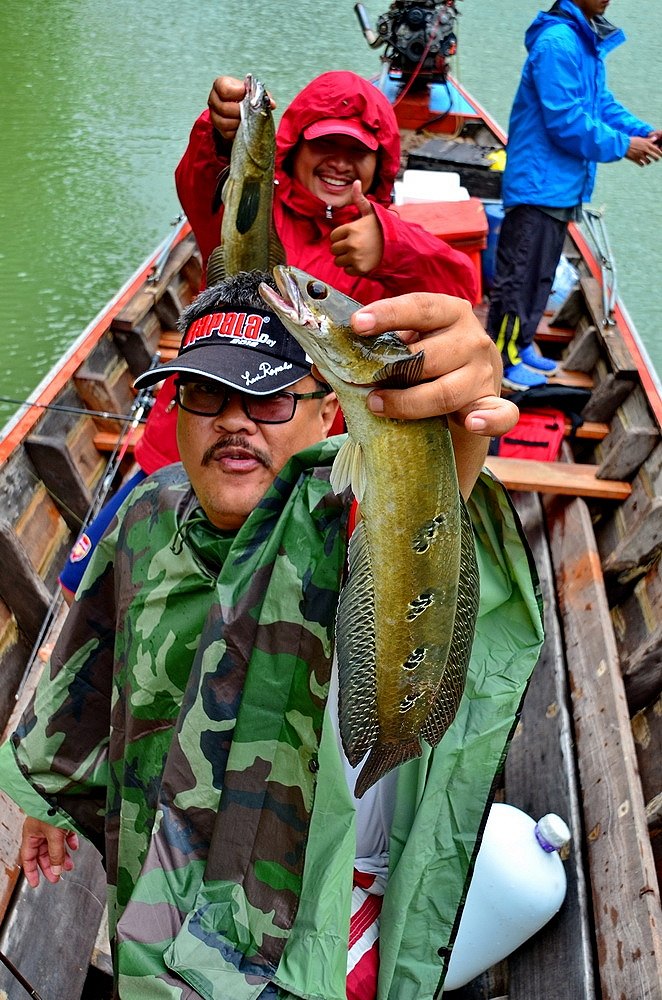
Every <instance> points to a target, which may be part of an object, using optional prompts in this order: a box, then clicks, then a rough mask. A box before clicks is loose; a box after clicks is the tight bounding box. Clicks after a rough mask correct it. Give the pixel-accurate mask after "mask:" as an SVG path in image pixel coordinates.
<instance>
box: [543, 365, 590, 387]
mask: <svg viewBox="0 0 662 1000" xmlns="http://www.w3.org/2000/svg"><path fill="white" fill-rule="evenodd" d="M547 382H548V384H549V385H568V386H573V387H574V388H576V389H591V390H592V389H593V379H592V377H591V376H590V375H587V374H586V372H580V371H570V370H569V369H566V368H557V369H556V371H555V372H553V373H552V374H551V375H549V376H548V378H547Z"/></svg>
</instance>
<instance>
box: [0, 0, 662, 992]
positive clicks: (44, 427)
mask: <svg viewBox="0 0 662 1000" xmlns="http://www.w3.org/2000/svg"><path fill="white" fill-rule="evenodd" d="M396 6H397V5H393V7H396ZM443 6H445V7H449V5H448V4H444V5H443ZM364 28H367V26H366V24H365V22H364ZM405 78H406V75H405ZM402 83H403V80H402V79H401V80H400V84H402ZM444 87H446V84H445V83H444ZM401 93H402V89H401ZM447 93H448V94H449V95H452V98H453V104H452V105H449V110H448V111H447V113H446V114H444V115H442V116H439V115H438V114H434V113H433V110H434V109H433V108H432V107H431V103H430V102H431V97H430V92H429V90H428V88H427V87H423V88H416V87H414V88H411V89H409V90H408V92H407V93H405V95H404V97H402V98H401V100H400V101H399V103H398V104H397V106H396V112H397V114H398V117H399V120H400V124H401V129H402V136H403V148H404V150H405V155H404V157H403V166H406V165H407V162H408V158H409V157H411V156H412V151H413V152H414V153H415V151H416V150H417V149H419V147H420V146H421V144H422V143H424V142H426V141H428V140H429V137H430V133H431V134H432V135H433V137H436V138H443V139H446V140H448V141H449V142H452V143H455V144H458V143H465V144H467V146H472V147H473V148H474V150H476V149H482V150H483V151H489V150H499V149H501V148H502V147H503V144H504V141H505V137H504V135H503V133H502V132H501V131H500V129H499V128H498V126H497V125H496V124H495V123H494V122H493V121H491V119H490V118H489V116H488V114H487V113H486V112H485V111H484V109H483V108H482V107H481V106H480V105H479V104H478V103H477V102H476V101H475V100H474V99H473V98H472V97H471V96H470V95H469V94H467V93H466V92H465V91H463V90H462V88H461V87H459V85H456V84H454V83H452V84H451V83H449V89H448V90H447ZM431 118H434V119H436V120H435V121H433V122H430V119H431ZM422 124H427V125H428V129H427V130H426V134H425V135H420V134H419V133H418V132H417V129H418V128H419V127H420V125H422ZM414 160H415V156H414ZM442 169H446V167H443V168H442ZM460 173H461V175H462V168H460ZM462 179H463V180H464V181H466V183H467V186H468V188H469V191H470V194H471V192H472V189H473V190H474V197H473V199H472V201H471V202H470V204H471V205H473V207H474V208H475V210H476V219H478V220H481V221H479V222H476V224H475V225H474V226H473V228H472V229H471V232H469V233H467V232H464V233H459V234H458V233H455V234H452V233H451V234H449V233H448V232H446V233H445V235H446V236H447V237H448V238H450V240H451V241H453V240H455V242H456V244H458V245H460V246H462V245H464V247H465V249H466V250H468V252H469V253H470V255H472V256H474V257H475V259H476V260H477V262H478V263H480V257H481V255H482V254H483V253H484V252H485V242H486V236H487V226H486V224H485V223H484V218H483V216H482V215H481V213H482V212H483V201H484V200H485V199H484V198H482V197H481V196H480V192H477V190H476V188H475V186H474V187H473V188H472V185H474V184H475V177H473V178H472V176H471V175H470V171H468V170H467V171H465V176H464V177H463V178H462ZM483 181H484V178H483ZM489 183H490V184H492V183H494V177H492V178H490V179H489ZM488 200H489V199H488ZM476 203H477V204H476ZM404 208H405V209H406V210H407V211H413V210H412V209H411V208H409V209H407V206H404ZM447 212H448V213H449V214H451V212H452V210H451V208H450V207H449V206H447ZM405 214H406V211H405ZM414 214H415V212H414ZM426 214H427V215H428V216H429V219H430V220H434V219H435V218H438V215H439V213H438V210H436V209H435V210H434V211H432V210H431V211H429V212H427V213H426ZM429 224H430V225H431V226H433V225H436V223H435V222H434V221H430V222H429ZM565 254H566V256H567V258H568V259H569V260H570V261H572V263H573V264H574V265H575V266H576V267H577V269H578V271H579V282H578V284H577V285H576V287H574V288H573V290H572V291H571V293H570V295H569V296H568V298H567V300H566V301H565V302H564V303H563V304H562V306H561V308H560V309H559V310H557V312H556V314H555V315H548V316H545V318H544V319H543V321H542V323H541V326H540V329H539V331H538V340H539V342H541V343H543V344H544V346H545V351H546V353H547V354H549V355H551V356H555V357H557V358H558V359H559V361H560V362H561V365H562V368H561V371H560V373H559V374H558V375H557V376H556V377H555V378H556V381H557V382H558V383H560V384H566V385H575V386H577V385H579V386H585V387H587V388H589V389H590V390H591V398H590V401H589V403H588V405H587V407H586V408H585V410H584V413H583V416H584V423H583V425H582V427H581V428H580V429H579V431H578V432H577V434H576V435H575V436H572V437H570V436H568V438H567V440H566V442H565V443H564V445H563V448H562V452H561V455H560V460H559V461H556V462H537V461H526V460H511V459H500V458H498V457H497V458H491V459H490V460H489V464H490V466H491V468H492V469H493V471H494V472H495V473H496V474H497V475H499V476H500V477H501V478H502V479H503V481H504V482H505V483H506V485H507V486H508V487H509V488H510V489H511V490H512V491H513V496H514V499H515V502H516V505H517V507H518V509H519V512H520V515H521V517H522V519H523V522H524V525H525V528H526V531H527V534H528V536H529V539H530V542H531V545H532V547H533V550H534V554H535V558H536V561H537V565H538V569H539V573H540V576H541V581H542V588H543V593H544V599H545V618H546V627H547V640H546V643H545V647H544V650H543V654H542V656H541V659H540V662H539V664H538V666H537V668H536V670H535V672H534V676H533V679H532V682H531V685H530V688H529V691H528V694H527V697H526V700H525V704H524V708H523V712H522V716H521V719H520V721H519V725H518V727H517V730H516V733H515V736H514V739H513V742H512V746H511V749H510V752H509V755H508V758H507V760H506V763H505V766H504V770H503V776H502V783H501V787H500V788H499V790H498V792H497V795H498V797H499V798H502V799H504V800H505V801H507V802H509V803H511V804H513V805H516V806H519V807H520V808H522V809H524V810H525V811H526V812H528V813H529V814H531V815H533V816H535V817H538V816H540V815H542V814H543V813H546V812H550V811H554V812H557V813H559V814H560V815H561V816H563V817H564V818H565V819H566V820H567V822H568V824H569V825H570V827H571V830H572V834H573V841H572V845H571V848H570V850H569V852H568V855H567V857H566V859H565V861H566V871H567V875H568V894H567V898H566V901H565V903H564V905H563V907H562V909H561V911H560V913H559V914H558V915H557V916H556V917H555V918H554V919H553V920H552V921H551V922H550V923H549V924H548V925H547V926H546V927H545V928H544V929H543V930H542V931H541V932H540V933H538V934H537V935H536V936H535V937H534V938H532V939H531V940H530V941H529V942H527V943H526V944H525V945H524V946H523V947H522V948H520V949H519V950H518V951H517V952H515V953H514V954H513V955H511V956H510V957H509V958H508V960H507V961H505V962H503V963H501V964H500V965H499V966H497V967H494V968H492V969H490V970H488V972H486V973H485V974H484V975H483V976H481V977H480V978H479V979H477V980H475V981H474V982H473V983H472V984H470V985H469V986H466V987H464V988H463V989H461V990H457V991H455V992H448V993H446V994H445V996H448V997H449V998H457V1000H478V998H481V1000H497V998H498V1000H505V998H508V1000H550V998H552V997H554V998H562V1000H566V998H567V1000H599V998H600V1000H660V998H662V938H661V934H662V930H661V929H662V910H661V908H660V892H659V885H660V881H659V880H660V873H661V872H662V763H661V761H662V752H661V751H662V696H661V686H662V672H661V670H660V665H661V663H662V615H661V613H660V609H661V607H662V565H661V563H660V551H661V549H662V443H661V441H660V426H661V423H662V390H661V387H660V383H659V381H658V379H657V376H656V375H655V372H654V371H653V369H652V366H651V364H650V362H649V361H648V358H647V355H646V352H645V350H644V348H643V346H642V345H641V342H640V340H639V338H638V335H637V333H636V330H635V329H634V326H633V324H632V322H631V320H630V318H629V316H628V314H627V312H626V310H625V307H624V306H623V304H622V303H621V302H620V301H619V300H618V299H616V301H615V302H614V303H613V310H612V309H611V308H610V294H609V292H610V289H609V283H608V281H607V278H608V274H606V273H605V272H606V270H607V271H608V269H605V266H604V264H605V262H604V260H602V261H601V260H600V255H599V252H598V251H596V249H595V248H594V247H593V246H592V244H591V242H590V241H589V240H588V239H587V238H586V236H585V235H584V233H583V232H582V231H581V230H580V229H579V228H578V227H576V226H571V228H570V230H569V234H568V238H567V244H566V247H565ZM601 265H602V266H601ZM201 273H202V272H201V261H200V254H199V252H198V249H197V247H196V244H195V240H194V237H193V235H192V233H191V231H190V228H189V226H188V224H187V223H186V221H183V222H182V223H181V225H180V226H179V227H178V229H177V231H176V232H175V234H174V236H173V237H171V238H170V239H169V240H168V241H166V242H165V243H164V244H162V246H161V247H160V248H158V249H157V251H156V252H155V254H154V255H153V256H152V257H150V258H149V259H148V260H147V261H146V262H145V263H143V264H142V265H141V267H140V268H138V270H137V271H136V273H135V275H134V276H133V277H132V278H131V279H130V280H129V281H128V282H127V284H126V285H125V286H124V288H123V289H122V290H121V291H120V292H119V293H118V295H117V296H116V297H115V298H114V299H113V300H112V302H110V303H109V304H108V306H107V307H106V308H105V309H104V310H103V311H102V312H101V313H100V314H99V315H98V316H97V317H96V319H94V320H93V321H92V322H91V323H90V325H89V326H88V327H87V328H86V330H85V331H83V333H82V334H81V335H80V337H79V338H78V340H77V341H76V342H75V343H74V344H73V346H72V347H71V348H70V349H69V350H68V351H67V353H66V354H65V355H64V357H63V358H62V359H61V360H60V361H59V362H58V363H57V364H56V365H55V366H54V368H53V369H52V371H51V372H50V373H49V375H48V376H47V377H46V378H45V379H44V381H43V382H42V383H41V385H40V386H39V387H38V388H37V389H36V390H35V392H34V393H33V395H32V396H31V398H30V400H29V401H28V402H27V403H26V404H25V405H23V406H22V407H21V408H20V410H19V411H18V413H17V414H16V416H15V417H14V418H13V419H12V420H11V421H10V422H9V423H8V424H7V425H6V427H5V428H4V430H3V431H2V433H1V435H0V495H1V496H2V510H3V513H2V517H1V519H0V554H1V562H2V573H0V671H1V672H2V685H1V688H0V730H4V733H5V736H7V735H8V734H9V733H10V732H11V731H12V729H13V727H14V724H15V721H16V718H17V716H18V714H19V713H20V710H21V708H22V705H23V704H24V703H25V701H26V700H27V698H28V697H29V695H30V692H31V690H32V689H33V688H34V685H35V683H36V679H37V677H38V674H39V671H40V667H41V666H42V664H43V659H44V657H45V655H46V653H45V651H47V649H48V646H49V643H50V642H51V641H52V639H53V635H54V634H55V633H56V632H57V630H58V627H59V624H60V622H61V620H62V617H63V610H62V608H61V606H60V602H59V599H58V594H57V584H56V578H57V574H58V571H59V569H60V567H61V565H62V563H63V560H64V559H65V556H66V554H67V552H68V549H69V548H70V546H71V544H72V541H73V540H74V538H75V537H76V535H77V533H78V531H79V528H80V523H81V521H83V520H85V518H86V516H87V514H88V512H89V510H90V508H91V507H92V506H93V501H94V495H95V491H97V490H98V488H99V486H100V485H101V484H107V481H108V480H109V478H110V479H112V485H113V486H116V485H117V483H118V482H119V481H120V479H121V477H122V475H124V474H125V473H127V472H128V470H129V468H130V465H131V461H132V460H131V449H132V445H133V443H134V442H135V438H136V435H137V434H138V433H140V428H139V426H138V414H137V413H136V397H135V394H134V392H133V390H132V382H133V379H134V377H135V376H136V375H138V374H139V373H140V372H141V371H143V370H144V369H145V368H146V367H147V366H148V365H149V364H150V363H151V362H152V358H153V356H154V354H155V353H156V352H157V351H160V352H161V356H162V357H168V356H170V355H171V354H172V353H174V352H175V351H176V349H177V334H176V333H175V322H176V319H177V316H178V315H179V313H180V311H181V309H182V307H183V306H184V305H186V304H187V303H188V302H190V301H191V299H192V298H193V297H194V296H195V294H196V292H197V290H198V288H199V284H200V279H201ZM476 310H477V313H478V314H479V315H482V314H484V304H482V303H477V305H476ZM118 417H122V418H127V419H117V418H118ZM568 432H569V428H568ZM109 458H111V462H110V473H109V471H108V468H109V466H108V462H109ZM44 621H46V622H47V623H48V624H47V627H46V628H44ZM17 696H18V697H17ZM0 809H1V816H2V819H1V821H0V857H1V859H2V862H3V863H2V865H1V866H0V921H1V924H0V949H1V950H2V952H3V953H4V954H5V955H7V956H8V957H9V958H10V959H11V962H12V963H13V965H14V966H15V967H16V968H17V969H18V970H20V973H21V974H22V975H23V976H24V977H25V978H26V979H27V980H28V981H29V983H31V984H32V986H33V987H34V989H36V990H37V991H38V994H40V995H42V996H43V997H44V998H49V997H52V998H61V997H65V996H66V997H67V998H71V1000H74V998H77V997H80V996H84V997H95V998H98V997H102V996H106V995H108V992H107V991H108V981H109V980H108V973H109V971H110V960H109V956H108V955H107V953H106V950H105V948H104V945H103V940H104V939H103V934H99V933H98V931H99V926H100V924H101V925H102V923H103V912H104V904H103V900H104V880H103V873H102V871H101V869H100V865H99V861H98V858H97V857H96V855H95V853H94V851H93V849H91V848H89V849H88V848H85V847H84V848H82V849H81V851H80V852H79V856H78V858H77V865H76V870H75V872H74V873H73V874H72V875H71V876H68V877H67V878H66V879H65V880H63V882H62V884H60V885H59V886H58V887H57V889H56V890H54V889H53V887H51V886H49V885H43V884H42V885H41V886H40V888H39V889H38V890H36V891H34V892H33V891H31V890H29V888H28V887H27V886H26V884H25V883H24V882H23V880H22V877H21V874H20V870H19V868H18V864H17V848H18V836H19V831H20V826H21V823H22V818H21V816H20V815H19V812H18V810H17V809H16V807H15V806H13V804H12V803H10V802H9V801H8V800H6V799H2V800H1V806H0ZM2 990H5V991H6V994H1V991H2ZM0 994H1V995H9V996H11V997H12V998H14V997H17V998H18V997H20V996H22V995H23V992H22V991H21V987H19V986H18V985H17V980H16V978H15V975H14V974H13V973H12V972H11V971H9V969H7V968H5V967H4V966H3V965H0ZM26 995H27V994H26ZM33 995H37V994H36V993H35V994H33Z"/></svg>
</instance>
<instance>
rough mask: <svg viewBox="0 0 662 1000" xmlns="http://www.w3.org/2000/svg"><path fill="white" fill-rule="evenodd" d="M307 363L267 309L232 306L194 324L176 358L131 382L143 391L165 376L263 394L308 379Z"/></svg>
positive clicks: (304, 355) (201, 317) (306, 359)
mask: <svg viewBox="0 0 662 1000" xmlns="http://www.w3.org/2000/svg"><path fill="white" fill-rule="evenodd" d="M311 365H312V361H311V359H310V358H309V357H308V355H307V354H306V352H305V351H304V350H303V349H302V348H301V347H300V346H299V344H298V343H297V342H296V340H295V339H294V337H293V336H292V335H291V333H290V332H289V331H288V330H287V329H286V328H285V327H284V326H283V324H282V323H281V322H280V320H279V318H278V316H276V315H275V314H274V313H272V312H269V311H267V310H266V309H255V308H253V307H252V306H247V307H246V308H245V309H242V307H241V306H235V307H233V308H232V309H224V310H222V311H221V310H219V311H218V312H213V313H207V314H206V315H205V316H200V317H199V318H198V319H195V320H193V322H192V323H191V324H190V326H189V327H188V328H187V330H186V332H185V334H184V337H183V340H182V345H181V347H180V349H179V353H178V355H177V357H176V358H173V360H172V361H167V362H165V364H162V365H160V366H159V367H158V368H151V369H150V370H149V371H147V372H143V374H142V375H139V376H138V378H137V379H136V381H135V383H134V384H135V387H136V388H137V389H144V388H145V387H146V386H150V385H155V384H156V383H157V382H161V381H162V380H163V379H165V378H167V377H168V376H169V375H198V376H200V377H201V378H205V379H210V380H211V381H213V382H222V383H223V385H229V386H231V388H233V389H238V390H239V391H240V392H248V393H251V394H252V395H254V396H266V395H268V394H269V393H272V392H278V391H279V389H285V388H287V386H288V385H293V384H294V383H295V382H298V381H299V379H302V378H305V376H306V375H310V368H311Z"/></svg>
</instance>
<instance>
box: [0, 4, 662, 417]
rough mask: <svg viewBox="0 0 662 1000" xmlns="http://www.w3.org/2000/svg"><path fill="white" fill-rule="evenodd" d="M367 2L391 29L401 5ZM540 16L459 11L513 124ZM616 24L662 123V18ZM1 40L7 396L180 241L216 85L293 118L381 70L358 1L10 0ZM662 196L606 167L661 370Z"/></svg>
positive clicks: (654, 172)
mask: <svg viewBox="0 0 662 1000" xmlns="http://www.w3.org/2000/svg"><path fill="white" fill-rule="evenodd" d="M366 6H367V8H368V11H369V13H370V14H371V16H372V18H373V21H376V18H377V16H378V14H379V13H381V12H382V11H383V10H385V9H386V8H387V6H388V2H386V0H385V2H383V3H379V2H377V0H369V2H368V3H367V4H366ZM538 8H539V4H538V3H537V2H533V0H463V3H462V12H463V16H462V19H461V22H460V30H459V38H460V55H459V58H458V63H457V65H456V73H457V75H458V76H459V78H460V80H461V82H463V83H464V84H465V85H466V86H467V87H468V88H469V89H470V90H471V91H472V92H473V93H474V94H475V96H476V97H477V98H478V99H479V100H480V101H481V102H482V103H483V104H484V105H485V106H486V107H487V108H489V109H490V110H491V111H492V112H493V114H494V115H495V117H496V118H497V120H498V121H500V122H501V123H502V124H504V125H505V124H506V123H507V119H508V111H509V107H510V103H511V100H512V96H513V94H514V90H515V87H516V85H517V80H518V77H519V71H520V68H521V65H522V62H523V59H524V47H523V42H522V39H523V33H524V29H525V27H526V26H527V24H528V23H529V22H530V20H531V19H532V17H533V15H534V14H535V13H536V11H537V10H538ZM609 16H610V17H611V18H612V19H613V20H614V21H615V22H616V23H619V24H621V25H622V26H623V27H624V28H625V30H626V32H627V34H628V36H629V42H628V44H627V45H625V46H624V47H623V48H622V49H620V50H618V51H617V52H616V53H615V54H614V55H613V56H612V57H611V59H610V84H611V87H612V89H613V90H614V92H615V93H616V94H617V96H618V97H619V99H621V100H622V101H623V102H624V103H625V104H627V105H628V106H629V107H630V108H631V109H632V110H633V111H635V112H636V113H638V114H639V115H640V116H641V117H643V118H646V119H647V120H651V121H653V122H654V123H657V124H658V125H661V124H662V92H661V89H660V86H659V82H660V71H659V46H658V42H659V38H660V32H661V31H662V7H660V6H658V4H657V3H655V4H653V3H646V4H643V3H641V2H640V0H614V3H613V4H611V5H610V8H609ZM0 35H1V37H2V38H3V45H2V47H1V48H0V80H1V81H2V101H1V102H0V134H1V136H2V145H1V148H2V153H1V155H0V220H1V224H2V225H1V232H2V240H1V242H0V306H1V316H2V345H3V348H4V364H3V365H2V366H0V395H10V396H13V397H16V398H24V396H25V395H27V394H28V393H29V392H30V391H31V390H32V389H33V388H34V387H35V386H36V385H37V384H38V383H39V382H40V380H41V379H42V378H43V377H44V376H45V375H46V373H47V372H48V370H49V369H50V367H51V366H52V364H53V363H54V362H55V361H56V360H57V358H58V357H59V355H60V353H61V352H62V350H63V349H64V348H65V347H66V346H68V345H69V344H70V343H71V342H72V341H73V340H74V339H75V338H76V336H77V335H78V334H79V333H80V331H81V330H82V329H83V328H84V327H85V326H86V325H87V323H88V322H89V321H90V320H91V319H92V318H93V317H94V316H95V315H96V313H97V312H98V311H99V310H100V309H101V308H102V307H103V305H104V304H105V302H106V301H107V300H108V299H109V298H110V297H111V295H112V294H113V293H114V292H115V291H116V290H117V289H118V287H119V286H120V284H122V283H123V282H124V281H125V280H126V279H127V278H128V277H129V276H130V274H131V273H132V272H133V271H134V270H135V268H136V267H137V266H138V264H140V263H141V262H142V261H143V260H144V259H145V258H146V257H147V256H148V254H149V253H150V252H151V251H152V249H153V248H154V247H155V246H156V244H157V243H158V242H159V241H160V240H161V239H162V238H163V237H164V235H165V234H166V232H167V231H168V227H169V223H170V221H171V220H172V219H173V217H174V216H175V215H176V213H177V211H178V203H177V198H176V194H175V188H174V182H173V170H174V167H175V165H176V163H177V161H178V159H179V156H180V155H181V153H182V151H183V149H184V147H185V145H186V140H187V136H188V132H189V129H190V127H191V124H192V123H193V120H194V118H195V116H196V115H197V113H198V112H199V111H200V110H201V109H202V108H203V107H204V106H205V102H206V98H207V94H208V92H209V88H210V85H211V82H212V80H213V78H214V76H216V75H218V74H219V73H220V72H227V73H230V74H233V75H236V76H243V74H244V73H245V72H246V71H249V70H250V71H252V72H254V73H256V74H257V75H259V76H260V77H261V79H263V80H264V81H265V83H266V84H267V86H268V87H269V88H270V90H271V91H272V92H273V94H274V96H275V97H276V98H277V100H278V102H279V105H280V106H281V107H282V106H284V105H285V104H286V103H287V102H288V101H289V100H290V99H291V97H292V96H293V95H294V94H295V93H296V91H297V90H299V89H300V88H301V87H302V86H303V85H304V84H305V83H306V82H307V81H308V80H309V79H311V78H312V77H313V76H315V75H316V74H317V73H319V72H321V71H323V70H325V69H341V68H347V69H353V70H355V71H357V72H362V73H370V72H372V71H374V70H376V69H377V66H378V63H377V57H376V55H375V54H374V53H373V52H371V51H370V49H368V47H367V45H366V44H365V42H364V40H363V37H362V35H361V32H360V30H359V27H358V22H357V21H356V18H355V15H354V12H353V4H352V2H351V0H340V2H339V0H317V2H313V0H298V2H297V3H296V4H294V3H276V2H274V0H262V3H260V4H258V5H254V4H253V5H252V4H247V3H245V2H241V3H240V2H239V0H214V2H212V0H201V2H198V3H190V2H189V3H181V2H180V3H175V2H174V0H161V2H160V3H158V4H154V3H141V4H137V3H135V2H134V0H56V2H54V0H52V2H50V3H44V0H40V2H36V0H2V2H1V3H0ZM656 80H657V83H655V82H654V81H656ZM661 200H662V163H660V164H654V165H652V166H651V167H648V168H646V169H644V170H642V169H640V168H637V167H635V166H634V165H633V164H630V163H625V162H623V163H618V164H614V165H605V166H603V167H602V168H601V173H600V180H599V184H598V188H597V190H596V194H595V197H594V204H595V205H602V204H606V205H607V215H606V218H607V221H608V227H609V232H610V237H611V242H612V247H613V250H614V253H615V256H616V259H617V262H618V266H619V282H620V289H621V293H622V296H623V298H624V301H625V303H626V306H627V308H628V310H629V312H630V313H631V315H632V317H633V318H634V320H635V323H636V324H637V327H638V329H639V332H640V334H641V336H642V339H643V341H644V343H645V344H646V345H647V348H648V351H649V352H650V354H651V357H652V358H653V360H654V363H655V365H656V367H657V369H658V371H660V372H662V342H661V339H660V336H659V334H658V327H659V322H658V313H657V310H658V302H659V299H660V294H659V293H660V261H661V257H662V252H661V250H660V243H659V235H660V221H661V217H662V213H661V211H660V202H661ZM12 409H13V408H12V407H11V406H6V405H4V404H3V405H2V408H0V422H3V421H4V419H6V418H7V417H8V416H9V415H10V413H11V412H12Z"/></svg>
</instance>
